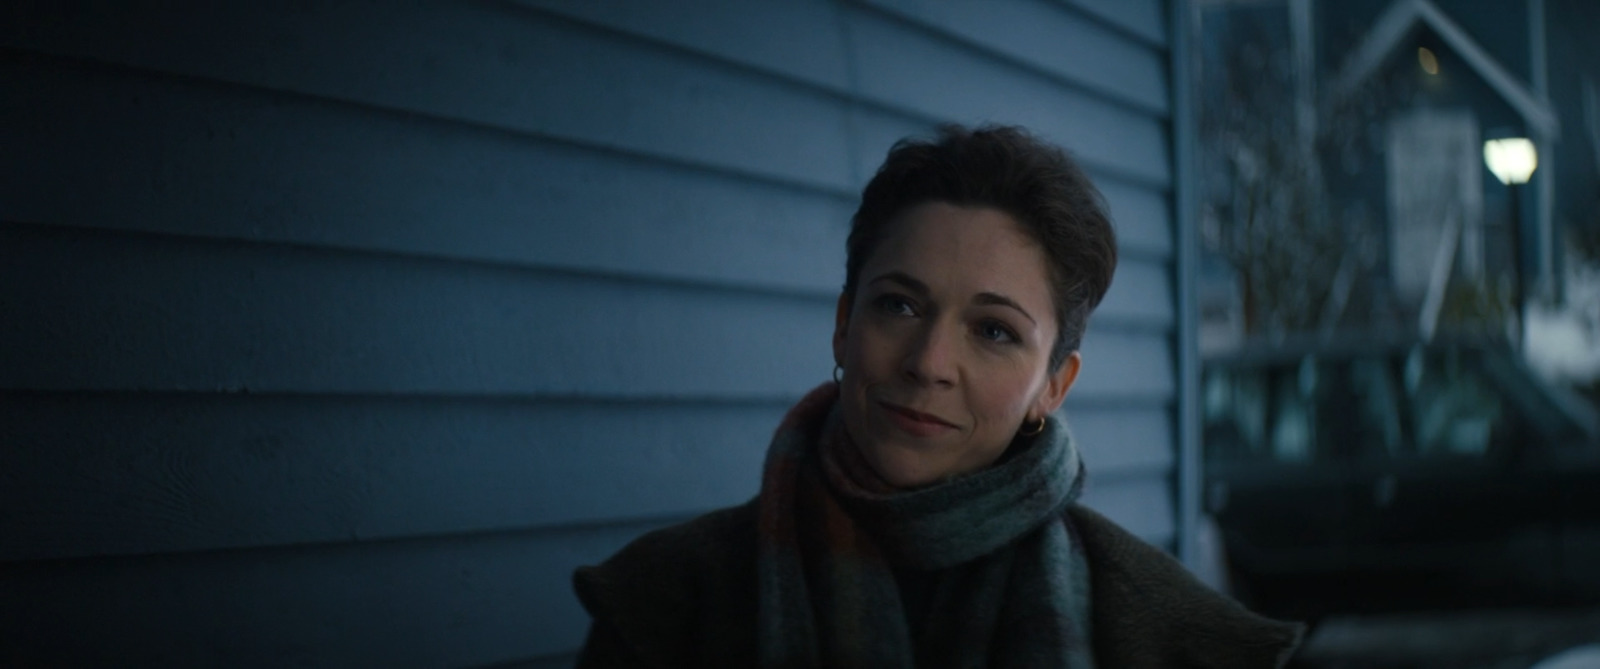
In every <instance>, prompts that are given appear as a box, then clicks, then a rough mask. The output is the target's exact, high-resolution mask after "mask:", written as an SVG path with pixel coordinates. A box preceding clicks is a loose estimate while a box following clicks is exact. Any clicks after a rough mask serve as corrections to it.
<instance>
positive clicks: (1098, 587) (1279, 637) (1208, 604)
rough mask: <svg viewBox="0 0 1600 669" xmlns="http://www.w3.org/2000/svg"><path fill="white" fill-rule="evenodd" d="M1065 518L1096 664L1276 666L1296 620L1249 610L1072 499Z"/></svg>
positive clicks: (1296, 634) (1296, 635)
mask: <svg viewBox="0 0 1600 669" xmlns="http://www.w3.org/2000/svg"><path fill="white" fill-rule="evenodd" d="M1067 519H1068V524H1069V526H1070V527H1071V528H1072V530H1073V532H1074V533H1075V534H1076V535H1077V536H1078V538H1079V539H1080V540H1081V542H1082V545H1083V549H1084V555H1085V557H1086V559H1087V560H1088V563H1089V578H1090V593H1091V594H1090V597H1091V599H1092V610H1093V611H1094V615H1093V617H1094V620H1093V625H1092V627H1093V632H1092V634H1093V635H1094V637H1095V644H1094V645H1095V651H1096V655H1097V656H1099V658H1100V660H1101V663H1102V664H1107V665H1109V666H1168V665H1169V663H1172V662H1173V661H1174V660H1175V659H1179V658H1181V659H1183V660H1187V661H1190V662H1193V665H1192V666H1215V667H1280V666H1283V664H1284V663H1285V662H1286V661H1287V660H1288V658H1289V655H1290V654H1291V653H1293V652H1294V649H1295V648H1296V647H1297V646H1298V645H1299V643H1300V637H1301V634H1302V633H1303V632H1304V627H1303V626H1302V625H1298V624H1294V623H1287V622H1282V621H1278V620H1272V619H1270V618H1266V617H1263V616H1260V615H1257V614H1255V613H1253V612H1251V611H1250V610H1248V609H1246V608H1245V607H1244V606H1242V605H1240V604H1239V603H1238V602H1237V601H1234V600H1233V598H1231V597H1228V596H1227V595H1224V594H1222V593H1219V592H1217V591H1215V590H1212V589H1211V588H1210V587H1209V586H1207V585H1205V584H1204V583H1202V582H1200V580H1199V579H1198V578H1195V576H1194V575H1193V574H1191V573H1190V572H1189V570H1188V569H1187V568H1186V567H1184V566H1183V564H1182V563H1180V562H1178V561H1177V560H1176V559H1174V558H1173V557H1172V556H1171V555H1168V554H1167V553H1166V552H1165V551H1162V550H1161V549H1159V548H1156V547H1155V546H1152V545H1150V544H1149V543H1146V542H1145V541H1143V540H1141V539H1139V538H1138V537H1136V536H1134V535H1133V534H1132V533H1131V532H1128V531H1127V530H1125V529H1123V528H1121V527H1119V526H1118V525H1117V524H1116V523H1114V522H1112V521H1111V520H1110V519H1108V518H1106V517H1105V516H1102V515H1100V514H1099V513H1097V512H1095V511H1094V510H1092V509H1089V508H1088V507H1085V506H1082V505H1077V504H1074V505H1072V506H1071V507H1069V508H1068V510H1067ZM1186 666H1188V665H1186Z"/></svg>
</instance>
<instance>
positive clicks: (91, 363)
mask: <svg viewBox="0 0 1600 669" xmlns="http://www.w3.org/2000/svg"><path fill="white" fill-rule="evenodd" d="M0 283H5V284H7V285H11V286H19V287H20V286H26V287H28V288H29V290H28V291H26V292H20V291H19V294H17V295H15V296H14V297H12V298H11V300H10V303H9V304H8V312H9V314H10V315H11V317H10V318H8V319H6V320H5V321H0V367H3V368H4V369H6V370H8V373H7V375H6V376H7V380H6V386H5V389H9V390H49V391H62V390H102V391H109V390H200V391H214V392H257V393H283V392H314V393H327V394H401V395H404V394H425V395H469V396H474V395H511V396H523V397H528V396H534V397H537V396H551V397H568V396H579V397H610V398H629V397H631V398H664V397H666V398H724V399H737V398H760V399H773V398H797V397H798V396H799V395H800V394H801V393H803V392H804V391H805V390H807V389H809V388H811V387H813V386H814V385H816V384H817V383H818V382H819V381H820V380H822V379H825V378H826V376H827V374H828V370H830V369H832V366H833V364H832V355H831V353H830V352H829V348H828V347H829V343H828V342H829V341H830V338H831V336H832V332H833V322H832V316H833V308H834V305H833V303H832V301H831V300H827V299H816V298H812V297H792V296H773V295H768V294H763V293H750V292H739V291H729V290H718V289H708V288H702V287H698V286H673V285H664V284H641V283H635V282H625V281H619V280H613V279H605V278H599V279H597V278H592V277H585V276H573V275H569V274H562V273H550V272H539V271H529V270H525V269H521V268H508V267H498V266H487V265H479V264H462V263H451V262H436V261H428V260H416V259H410V258H396V257H392V256H373V255H362V254H352V253H346V252H340V251H328V250H323V249H317V248H304V247H293V246H283V245H268V244H245V243H237V242H230V241H216V240H200V239H192V238H186V237H173V236H167V235H146V234H133V233H123V232H119V233H104V232H100V231H94V230H89V231H85V230H79V229H74V228H64V227H60V226H37V225H16V224H4V223H0ZM1103 329H1104V330H1106V331H1104V332H1097V333H1094V334H1093V335H1091V336H1089V337H1087V338H1086V339H1085V341H1084V345H1083V352H1084V357H1085V359H1087V360H1090V361H1091V362H1089V363H1086V364H1085V366H1084V371H1083V373H1082V376H1081V381H1080V382H1081V383H1082V387H1081V389H1079V390H1078V391H1077V393H1075V395H1074V397H1078V398H1085V399H1090V400H1092V399H1096V398H1107V399H1110V398H1117V399H1126V398H1129V397H1139V396H1154V397H1161V398H1164V397H1170V396H1171V395H1172V393H1173V376H1172V369H1173V367H1172V365H1173V362H1172V356H1171V353H1170V345H1169V343H1168V341H1167V338H1166V336H1165V335H1163V334H1162V333H1161V332H1160V331H1159V330H1148V331H1147V330H1143V329H1140V328H1133V329H1130V330H1127V331H1122V330H1113V329H1111V328H1109V327H1108V328H1103ZM1094 361H1099V362H1098V363H1096V362H1094Z"/></svg>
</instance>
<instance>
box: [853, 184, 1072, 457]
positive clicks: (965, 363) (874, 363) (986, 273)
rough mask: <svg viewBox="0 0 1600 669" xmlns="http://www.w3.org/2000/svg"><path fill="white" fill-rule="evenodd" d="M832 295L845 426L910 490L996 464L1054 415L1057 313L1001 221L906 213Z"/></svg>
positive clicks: (1030, 252)
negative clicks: (1028, 428)
mask: <svg viewBox="0 0 1600 669" xmlns="http://www.w3.org/2000/svg"><path fill="white" fill-rule="evenodd" d="M885 232H886V233H887V234H886V236H885V237H884V239H883V240H882V241H881V242H880V243H879V245H878V248H877V250H876V251H874V252H873V254H872V256H871V257H869V258H868V259H867V261H866V263H865V265H863V266H862V268H861V274H860V276H859V277H858V279H857V284H856V286H857V287H856V294H855V296H854V299H851V298H850V297H848V296H840V298H839V310H838V317H837V320H836V325H835V329H834V335H833V355H834V361H835V362H837V363H838V364H839V366H840V367H842V368H843V369H844V375H843V378H842V381H841V382H840V402H841V406H840V408H841V411H842V412H843V416H844V421H845V426H846V429H847V430H849V433H850V436H851V438H852V439H854V440H855V442H856V444H857V445H858V446H859V447H860V448H861V450H862V453H863V455H865V456H866V459H867V461H868V462H869V463H871V464H872V466H873V468H874V469H876V470H877V472H878V474H879V475H880V476H882V477H883V478H884V479H885V480H886V481H888V482H889V483H890V484H892V485H894V486H897V487H901V488H915V487H921V486H925V485H929V484H932V483H937V482H938V481H940V480H943V479H946V478H949V477H951V476H955V475H958V474H963V473H966V472H971V471H976V470H979V469H982V468H984V467H987V466H988V465H989V464H990V463H992V462H994V461H995V460H996V459H998V458H999V457H1000V455H1001V453H1003V452H1005V449H1006V447H1007V446H1008V445H1009V444H1010V443H1011V440H1012V438H1013V436H1015V434H1016V433H1017V431H1018V430H1019V429H1020V428H1021V427H1022V425H1023V423H1024V421H1027V422H1028V424H1029V425H1032V424H1033V423H1034V422H1036V421H1037V420H1038V419H1039V418H1040V417H1041V416H1044V415H1047V414H1049V413H1050V412H1052V411H1055V409H1056V408H1057V407H1059V406H1060V405H1061V401H1062V400H1063V399H1064V398H1065V397H1066V395H1067V390H1068V389H1069V388H1070V387H1071V386H1072V382H1073V380H1074V379H1075V378H1076V377H1077V373H1078V367H1079V365H1080V358H1079V357H1078V354H1077V353H1073V354H1072V355H1071V357H1070V358H1069V359H1068V360H1067V361H1066V362H1065V363H1064V364H1062V366H1061V369H1060V370H1058V371H1057V372H1056V373H1053V374H1052V373H1050V372H1049V369H1048V367H1049V361H1050V349H1051V346H1052V345H1054V343H1055V338H1056V330H1057V326H1056V314H1055V306H1054V301H1053V300H1052V299H1051V295H1050V282H1049V274H1048V272H1047V269H1046V259H1045V255H1044V251H1043V249H1041V248H1040V247H1039V245H1038V244H1037V243H1035V242H1034V241H1033V239H1032V238H1030V237H1029V236H1028V235H1027V233H1026V232H1024V231H1023V229H1022V227H1021V226H1019V225H1018V224H1017V223H1016V221H1014V220H1013V219H1012V218H1011V217H1010V216H1009V215H1008V214H1005V213H1004V212H1001V211H999V210H997V209H991V208H986V207H976V208H966V207H957V206H954V205H950V204H946V203H942V202H933V203H928V204H924V205H920V206H917V207H914V208H911V209H907V210H906V211H905V212H903V213H901V214H900V215H899V216H898V217H896V218H895V219H894V220H892V221H890V222H889V223H888V228H887V230H886V231H885Z"/></svg>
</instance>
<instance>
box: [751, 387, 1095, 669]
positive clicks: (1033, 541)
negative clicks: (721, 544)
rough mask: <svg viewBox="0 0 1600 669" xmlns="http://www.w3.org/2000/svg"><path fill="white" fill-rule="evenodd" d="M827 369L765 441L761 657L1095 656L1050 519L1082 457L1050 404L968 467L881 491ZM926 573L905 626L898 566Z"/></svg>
mask: <svg viewBox="0 0 1600 669" xmlns="http://www.w3.org/2000/svg"><path fill="white" fill-rule="evenodd" d="M837 396H838V390H837V387H836V386H835V385H834V384H831V383H829V384H825V385H823V386H821V387H819V388H817V389H816V390H813V391H812V392H811V393H810V394H808V395H807V396H806V398H805V399H803V400H801V402H800V403H799V404H797V405H796V406H795V407H794V408H793V409H792V410H790V412H789V415H788V417H787V418H785V419H784V422H783V424H782V425H781V426H780V427H779V429H778V431H777V433H776V434H775V435H774V437H773V440H772V444H771V446H770V448H769V449H768V452H767V461H766V466H765V469H764V474H763V478H762V486H761V494H760V497H759V501H758V507H759V521H758V530H757V531H758V534H759V549H758V550H759V553H758V560H757V571H758V575H759V579H760V607H759V613H758V616H759V620H758V621H757V622H758V629H759V641H760V651H761V658H762V665H763V666H767V667H808V668H809V667H824V666H826V667H906V668H909V667H1047V666H1048V667H1074V668H1077V667H1092V666H1093V648H1092V643H1091V638H1090V630H1089V575H1088V570H1087V566H1086V562H1085V559H1084V555H1083V551H1082V547H1081V545H1080V544H1079V542H1078V541H1077V540H1076V538H1075V537H1074V536H1073V534H1072V533H1071V532H1070V531H1069V530H1068V528H1067V525H1066V524H1065V522H1064V521H1063V519H1062V516H1063V514H1064V512H1065V510H1066V507H1067V505H1068V504H1070V503H1071V502H1072V500H1073V499H1075V498H1076V497H1077V495H1078V492H1079V490H1080V489H1081V487H1082V481H1083V470H1082V466H1081V464H1080V463H1079V460H1078V453H1077V450H1076V448H1075V447H1074V446H1073V444H1072V440H1071V437H1070V436H1069V435H1068V433H1067V430H1066V426H1065V425H1063V424H1062V423H1061V422H1060V421H1058V420H1057V419H1055V418H1054V417H1052V418H1050V419H1049V420H1048V421H1047V423H1046V425H1045V428H1044V431H1043V432H1041V433H1040V434H1038V435H1037V436H1034V437H1018V439H1019V440H1022V441H1019V442H1018V443H1014V444H1013V445H1012V447H1011V450H1010V451H1009V452H1008V453H1007V456H1006V457H1004V458H1002V460H1001V461H1000V462H999V463H997V464H995V465H993V466H991V467H989V468H988V469H984V470H982V471H979V472H975V473H972V474H969V475H966V476H962V477H959V478H956V479H952V480H950V481H946V482H943V483H940V484H937V485H934V486H932V487H929V488H924V489H919V490H915V491H909V492H900V491H892V490H891V489H890V488H889V487H888V486H887V485H886V484H884V483H883V482H882V481H881V480H880V479H878V478H877V476H876V474H875V473H874V472H873V471H872V470H871V468H870V467H869V466H867V464H866V463H865V461H864V460H862V456H861V454H860V452H859V451H858V450H857V449H856V447H855V445H854V444H852V443H851V442H850V440H849V438H848V436H847V434H846V432H845V430H844V429H843V426H842V425H841V424H840V422H839V418H838V411H837V410H836V408H835V405H836V403H837ZM897 574H899V575H901V576H908V575H909V576H911V577H912V580H917V581H919V582H924V583H926V584H927V587H928V591H927V593H926V595H927V597H926V601H925V602H924V604H925V606H926V610H925V611H924V612H922V615H920V616H919V618H920V619H921V620H922V621H923V622H922V624H921V625H918V626H916V627H917V629H913V625H911V624H909V623H908V621H907V617H906V609H905V604H904V601H903V600H902V593H901V590H900V582H901V581H904V580H907V579H904V578H902V579H897V578H896V575H897Z"/></svg>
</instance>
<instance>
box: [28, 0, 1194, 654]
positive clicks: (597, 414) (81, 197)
mask: <svg viewBox="0 0 1600 669" xmlns="http://www.w3.org/2000/svg"><path fill="white" fill-rule="evenodd" d="M1168 15H1169V14H1168V9H1167V8H1166V7H1165V6H1163V3H1160V2H1158V1H1157V0H1136V1H1127V2H1125V1H1122V0H1080V1H1078V2H1067V1H1051V0H1001V1H998V2H977V1H976V0H966V1H960V2H955V1H939V2H935V1H932V0H929V1H925V2H923V1H917V0H882V1H873V2H839V1H830V0H787V1H785V2H777V3H751V2H743V1H739V0H709V1H699V2H690V3H676V2H674V3H663V2H647V1H645V0H631V1H630V0H615V1H611V2H600V3H588V2H582V3H580V2H557V1H553V0H552V1H547V2H546V1H535V0H527V1H519V2H452V3H442V2H441V3H381V2H356V1H343V2H266V3H202V2H189V3H157V2H127V3H93V6H92V7H91V6H90V3H83V2H48V1H44V0H23V1H19V2H12V3H8V4H7V6H6V7H5V8H4V9H3V10H0V165H4V168H3V169H4V171H3V173H0V440H3V442H0V665H9V664H13V663H18V662H21V663H30V664H31V663H37V662H40V661H42V660H45V659H49V660H51V661H52V663H54V662H66V663H68V664H101V665H106V666H111V665H117V666H127V665H215V666H262V667H269V666H270V667H276V666H286V665H293V666H340V667H343V666H428V667H472V666H484V665H497V664H506V663H511V664H516V665H518V666H522V665H526V666H564V665H566V664H569V663H570V661H571V653H572V652H573V651H574V650H575V649H576V647H577V646H578V644H579V643H580V642H581V640H582V635H583V632H584V630H585V628H586V626H587V618H586V616H585V615H584V614H583V612H582V610H581V609H580V607H579V606H578V604H577V602H576V600H575V599H574V598H573V597H572V595H571V591H570V587H569V577H570V573H571V570H572V569H573V568H574V567H576V566H578V565H581V564H586V563H593V562H596V561H598V560H600V559H602V558H603V557H605V556H606V555H608V554H609V553H611V552H612V551H615V550H616V549H617V548H619V547H620V546H621V545H622V544H624V543H626V542H627V541H628V540H629V539H631V538H633V537H635V536H637V535H638V534H639V533H641V532H644V531H646V530H649V529H652V528H655V527H659V526H662V525H664V524H668V523H672V522H677V521H680V520H683V519H686V518H689V517H692V516H693V515H696V514H699V513H702V512H704V511H707V510H710V509H712V508H716V507H719V506H724V505H728V504H734V503H738V502H741V501H743V500H745V499H747V498H748V497H749V496H750V495H752V494H754V493H755V491H756V489H757V485H758V480H757V479H758V470H759V467H760V463H761V458H762V455H763V451H764V449H765V446H766V442H767V438H768V436H769V435H770V432H771V430H772V428H773V427H774V426H775V424H776V422H777V420H778V418H779V417H780V416H781V414H782V412H783V411H784V409H785V408H786V407H787V406H788V405H789V404H790V403H791V402H792V401H794V400H795V399H797V398H798V397H799V396H800V395H801V394H802V393H803V392H804V391H806V390H807V389H809V388H810V387H812V386H814V385H815V384H817V383H820V382H822V381H824V380H826V379H827V378H828V375H829V373H830V371H831V369H832V364H831V357H830V355H829V352H828V339H829V334H830V331H831V323H832V312H833V300H834V298H835V297H836V295H837V290H838V286H839V284H840V282H841V281H842V278H843V259H844V254H843V244H844V238H845V234H846V230H847V225H848V218H849V215H850V213H851V212H852V210H853V207H854V202H855V198H856V196H857V193H858V191H859V189H860V187H861V186H862V185H863V184H864V182H865V179H866V178H867V177H868V176H870V173H871V170H872V169H874V168H875V166H876V165H877V163H878V162H879V161H880V160H881V158H882V156H883V154H884V153H885V151H886V150H887V149H888V147H889V145H890V144H891V143H892V142H893V141H894V140H895V139H898V138H900V137H902V136H905V135H908V134H913V133H922V132H926V131H927V130H928V129H929V128H930V127H931V126H932V124H934V123H936V122H939V121H946V120H951V121H961V122H968V123H971V122H978V121H998V122H1012V123H1021V124H1024V125H1027V126H1030V127H1032V128H1034V129H1035V130H1036V131H1038V132H1040V133H1041V134H1043V135H1044V136H1046V137H1048V138H1050V139H1053V140H1055V141H1058V142H1060V143H1062V144H1064V145H1065V146H1067V147H1068V148H1070V149H1072V150H1073V151H1074V152H1075V153H1076V154H1077V155H1078V157H1079V158H1080V160H1081V161H1082V162H1083V163H1084V164H1085V165H1086V166H1087V168H1088V169H1089V171H1090V172H1091V175H1092V176H1093V177H1094V178H1095V179H1096V180H1097V182H1098V183H1099V184H1100V185H1101V187H1102V189H1103V190H1104V192H1105V194H1106V196H1107V198H1108V200H1109V202H1110V205H1111V208H1112V214H1113V216H1114V218H1115V220H1116V225H1117V229H1118V232H1119V234H1120V235H1121V246H1122V264H1121V266H1120V268H1119V270H1118V274H1117V278H1116V281H1115V283H1114V285H1113V288H1112V292H1111V295H1110V296H1109V297H1108V298H1107V300H1106V302H1105V304H1104V306H1103V307H1102V308H1101V310H1100V311H1099V312H1098V313H1097V315H1096V316H1095V318H1094V320H1093V322H1092V325H1091V329H1090V333H1089V335H1088V337H1087V339H1086V340H1085V344H1084V355H1085V358H1086V365H1085V371H1084V373H1083V376H1082V378H1081V379H1080V381H1079V384H1078V386H1077V387H1076V389H1075V390H1074V391H1073V394H1072V395H1071V396H1070V397H1069V399H1068V401H1067V405H1066V409H1065V412H1066V415H1067V417H1068V420H1069V422H1070V423H1071V424H1072V425H1073V427H1074V430H1075V433H1076V434H1077V436H1078V438H1079V440H1080V441H1081V442H1082V443H1083V445H1084V449H1085V458H1086V460H1087V462H1088V466H1089V467H1090V470H1091V482H1090V489H1089V493H1088V496H1087V501H1088V502H1089V503H1090V504H1091V505H1093V506H1096V507H1098V508H1100V509H1102V510H1104V511H1106V512H1107V513H1109V514H1110V515H1111V516H1112V517H1113V518H1115V519H1117V520H1119V521H1120V522H1122V523H1124V524H1125V525H1126V526H1128V527H1129V528H1131V529H1132V530H1134V531H1135V532H1137V533H1139V534H1140V535H1141V536H1144V537H1146V538H1148V539H1150V540H1151V541H1153V542H1156V543H1158V544H1162V545H1167V546H1171V545H1173V542H1174V541H1175V540H1176V538H1177V536H1178V523H1177V522H1176V520H1175V519H1176V517H1177V516H1176V510H1175V504H1176V501H1175V500H1176V499H1177V498H1178V492H1177V490H1176V488H1175V485H1176V484H1175V477H1174V472H1175V471H1176V468H1175V457H1176V455H1175V454H1176V453H1177V449H1178V441H1179V439H1178V430H1177V428H1176V413H1175V412H1176V407H1177V406H1178V398H1179V388H1180V387H1181V384H1180V383H1179V376H1178V372H1177V361H1176V354H1175V349H1176V345H1177V342H1178V339H1179V337H1178V331H1177V327H1176V324H1177V313H1178V312H1177V304H1176V302H1175V299H1176V298H1175V296H1176V295H1178V294H1179V291H1178V290H1177V288H1178V285H1177V283H1176V282H1177V278H1176V277H1175V271H1174V270H1175V267H1176V264H1175V258H1176V251H1175V239H1176V236H1175V235H1174V231H1173V220H1174V217H1173V209H1174V207H1173V196H1172V194H1173V192H1174V191H1173V189H1174V183H1175V181H1176V178H1175V176H1174V170H1173V167H1172V166H1173V160H1172V144H1171V142H1172V130H1173V125H1172V109H1173V92H1172V90H1171V84H1170V80H1169V77H1168V63H1169V54H1168V52H1167V48H1168V44H1169V39H1168V26H1167V21H1166V18H1167V17H1168Z"/></svg>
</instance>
